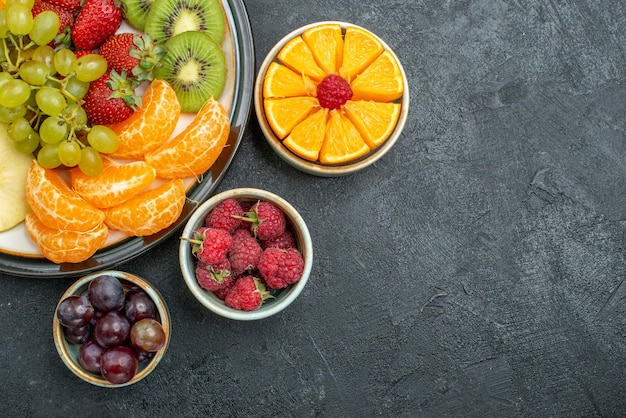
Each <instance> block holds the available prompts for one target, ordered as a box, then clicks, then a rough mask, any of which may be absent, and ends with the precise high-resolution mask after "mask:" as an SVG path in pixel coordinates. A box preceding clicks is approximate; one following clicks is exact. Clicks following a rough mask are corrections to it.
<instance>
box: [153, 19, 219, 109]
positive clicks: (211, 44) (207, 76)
mask: <svg viewBox="0 0 626 418" xmlns="http://www.w3.org/2000/svg"><path fill="white" fill-rule="evenodd" d="M164 47H165V49H166V51H167V52H166V53H165V56H164V57H163V58H162V59H161V61H160V64H161V66H160V67H159V68H157V69H156V71H155V72H154V77H155V78H159V79H164V80H166V81H167V82H168V83H170V85H171V86H172V88H173V89H174V91H175V92H176V97H178V101H179V102H180V106H181V109H182V111H183V112H197V111H198V110H200V108H201V107H202V105H203V104H204V103H206V101H207V100H209V99H210V98H214V99H216V100H217V99H218V98H219V97H220V95H221V94H222V90H224V85H225V83H226V57H225V56H224V51H223V50H222V48H221V47H220V46H219V45H218V44H217V42H215V41H214V40H213V38H211V37H210V36H209V35H207V34H206V33H203V32H190V31H188V32H183V33H179V34H178V35H174V36H173V37H171V38H170V39H169V40H168V41H167V42H166V43H165V44H164Z"/></svg>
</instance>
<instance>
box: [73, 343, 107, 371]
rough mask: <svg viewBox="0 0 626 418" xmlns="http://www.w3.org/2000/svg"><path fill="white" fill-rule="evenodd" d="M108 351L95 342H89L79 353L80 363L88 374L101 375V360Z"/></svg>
mask: <svg viewBox="0 0 626 418" xmlns="http://www.w3.org/2000/svg"><path fill="white" fill-rule="evenodd" d="M106 351H107V349H106V348H104V347H101V346H99V345H98V343H97V342H95V341H94V340H90V341H87V342H86V343H85V344H83V345H82V346H81V347H80V350H79V351H78V362H79V363H80V365H81V366H83V368H84V369H85V370H87V371H88V372H91V373H97V374H100V359H101V358H102V355H103V354H104V353H105V352H106Z"/></svg>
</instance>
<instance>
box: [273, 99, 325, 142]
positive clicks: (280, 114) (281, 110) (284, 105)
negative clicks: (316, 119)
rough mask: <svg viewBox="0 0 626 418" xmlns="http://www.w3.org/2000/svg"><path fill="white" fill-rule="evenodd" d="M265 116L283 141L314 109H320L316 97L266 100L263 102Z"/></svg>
mask: <svg viewBox="0 0 626 418" xmlns="http://www.w3.org/2000/svg"><path fill="white" fill-rule="evenodd" d="M263 107H264V109H265V115H266V117H267V122H268V123H269V124H270V127H271V128H272V130H273V131H274V133H275V134H276V136H278V138H280V139H283V138H285V137H286V136H287V135H289V132H291V130H292V129H293V128H294V127H295V126H296V125H297V124H298V123H300V122H302V121H303V120H304V119H305V118H306V117H307V116H308V115H309V114H310V113H311V112H312V111H313V110H314V109H316V108H319V102H318V101H317V99H316V98H315V97H310V96H303V97H287V98H285V99H265V100H264V101H263Z"/></svg>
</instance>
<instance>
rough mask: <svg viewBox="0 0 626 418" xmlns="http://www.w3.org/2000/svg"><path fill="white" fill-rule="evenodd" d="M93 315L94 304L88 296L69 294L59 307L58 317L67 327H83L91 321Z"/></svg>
mask: <svg viewBox="0 0 626 418" xmlns="http://www.w3.org/2000/svg"><path fill="white" fill-rule="evenodd" d="M92 316H93V306H92V305H91V303H90V302H89V299H88V298H87V297H86V296H78V295H72V296H68V297H67V298H65V299H63V300H62V301H61V303H59V307H58V308H57V319H58V320H59V323H60V324H61V325H63V326H64V327H67V328H76V327H82V326H84V325H86V324H88V323H89V321H90V320H91V317H92Z"/></svg>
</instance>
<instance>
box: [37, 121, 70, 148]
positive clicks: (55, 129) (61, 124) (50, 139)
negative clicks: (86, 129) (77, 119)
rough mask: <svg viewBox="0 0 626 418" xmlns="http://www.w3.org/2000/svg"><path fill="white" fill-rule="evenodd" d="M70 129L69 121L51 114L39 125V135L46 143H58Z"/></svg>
mask: <svg viewBox="0 0 626 418" xmlns="http://www.w3.org/2000/svg"><path fill="white" fill-rule="evenodd" d="M68 131H69V127H68V126H67V123H65V121H64V120H63V119H61V118H60V117H58V116H50V117H49V118H46V119H44V121H43V122H41V125H39V136H40V137H41V140H42V141H43V142H45V143H46V144H58V143H59V142H61V141H63V140H64V139H65V138H66V137H67V134H68Z"/></svg>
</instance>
